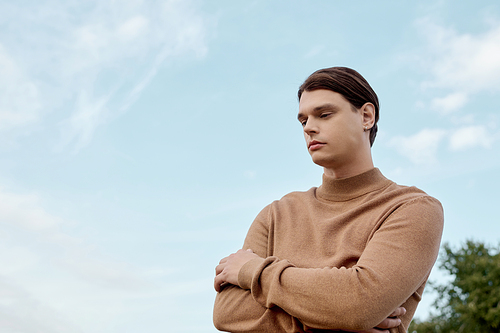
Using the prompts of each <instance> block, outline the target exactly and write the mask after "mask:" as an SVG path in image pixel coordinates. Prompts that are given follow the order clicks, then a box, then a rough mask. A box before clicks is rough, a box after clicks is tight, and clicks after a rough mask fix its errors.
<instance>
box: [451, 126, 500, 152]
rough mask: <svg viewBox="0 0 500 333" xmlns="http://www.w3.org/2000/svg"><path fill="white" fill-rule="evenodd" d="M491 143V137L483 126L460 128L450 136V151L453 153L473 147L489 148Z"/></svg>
mask: <svg viewBox="0 0 500 333" xmlns="http://www.w3.org/2000/svg"><path fill="white" fill-rule="evenodd" d="M492 143H493V136H492V134H490V133H488V130H487V129H486V128H485V127H484V126H468V127H462V128H459V129H458V130H455V131H454V132H453V133H452V134H451V136H450V149H451V150H453V151H457V150H464V149H468V148H475V147H483V148H489V147H490V146H491V144H492Z"/></svg>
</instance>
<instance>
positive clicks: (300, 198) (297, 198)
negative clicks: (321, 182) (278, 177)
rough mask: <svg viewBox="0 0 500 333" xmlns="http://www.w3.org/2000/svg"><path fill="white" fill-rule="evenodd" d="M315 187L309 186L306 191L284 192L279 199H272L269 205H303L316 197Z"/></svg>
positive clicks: (272, 206) (271, 206)
mask: <svg viewBox="0 0 500 333" xmlns="http://www.w3.org/2000/svg"><path fill="white" fill-rule="evenodd" d="M316 190H317V187H311V188H310V189H309V190H307V191H293V192H290V193H288V194H285V195H284V196H283V197H282V198H281V199H279V200H275V201H273V202H272V203H271V204H270V205H269V206H270V208H274V207H285V206H289V205H292V206H293V205H298V204H300V205H303V204H305V203H307V202H309V201H311V200H314V199H315V198H316Z"/></svg>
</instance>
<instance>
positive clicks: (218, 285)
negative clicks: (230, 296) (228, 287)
mask: <svg viewBox="0 0 500 333" xmlns="http://www.w3.org/2000/svg"><path fill="white" fill-rule="evenodd" d="M224 282H225V281H224V278H223V275H222V274H218V275H217V276H216V277H215V279H214V289H215V291H216V292H220V291H221V285H222V284H223V283H224Z"/></svg>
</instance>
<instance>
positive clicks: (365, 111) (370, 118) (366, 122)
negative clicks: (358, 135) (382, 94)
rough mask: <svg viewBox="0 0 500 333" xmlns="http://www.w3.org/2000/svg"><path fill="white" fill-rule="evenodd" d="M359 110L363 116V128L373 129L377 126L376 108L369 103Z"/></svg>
mask: <svg viewBox="0 0 500 333" xmlns="http://www.w3.org/2000/svg"><path fill="white" fill-rule="evenodd" d="M359 110H360V111H361V114H362V116H363V127H365V126H366V127H367V128H372V127H373V124H375V106H374V105H373V104H372V103H370V102H367V103H365V104H363V106H362V107H361V108H360V109H359Z"/></svg>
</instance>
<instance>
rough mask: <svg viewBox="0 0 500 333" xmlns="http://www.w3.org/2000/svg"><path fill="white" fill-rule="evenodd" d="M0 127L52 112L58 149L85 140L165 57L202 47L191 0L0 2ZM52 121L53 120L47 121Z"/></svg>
mask: <svg viewBox="0 0 500 333" xmlns="http://www.w3.org/2000/svg"><path fill="white" fill-rule="evenodd" d="M0 12H2V13H3V15H2V16H3V18H4V20H6V24H7V25H9V27H10V29H8V31H7V30H6V29H3V32H0V120H2V121H1V122H0V124H1V125H0V130H4V131H5V130H11V129H15V128H18V127H19V126H23V125H26V124H29V123H33V122H37V121H40V120H41V118H42V117H43V116H45V115H46V114H48V113H51V112H57V114H58V117H55V118H57V119H58V120H56V121H58V122H59V127H60V130H61V133H62V135H63V139H62V143H61V145H60V147H59V148H61V147H65V146H68V145H72V147H73V149H74V150H78V149H80V148H82V147H84V146H85V145H87V144H88V143H89V142H90V141H91V139H92V136H93V133H94V132H95V129H96V128H97V127H98V126H100V125H102V124H104V123H106V122H107V121H109V120H110V119H113V118H114V117H116V116H118V115H120V114H121V113H122V112H124V111H126V110H127V109H128V108H129V107H130V106H131V105H132V104H133V103H134V102H135V100H136V99H137V98H138V97H139V96H140V94H141V93H142V91H143V89H144V88H145V87H147V85H148V84H149V83H150V81H151V80H152V78H154V76H155V75H156V73H157V72H158V70H159V69H160V68H161V67H162V66H163V65H164V63H165V62H166V61H168V60H169V59H174V58H175V57H179V56H183V55H192V56H193V57H202V56H204V55H205V54H206V52H207V43H206V31H207V25H208V24H207V21H206V19H205V18H204V17H203V16H202V15H201V14H200V13H199V11H198V10H197V9H196V7H195V4H194V3H193V2H191V1H174V0H171V1H164V2H156V1H154V2H144V1H134V0H129V1H124V2H121V3H120V5H117V4H116V3H115V2H114V1H112V0H106V1H90V2H89V1H86V2H85V3H82V2H77V1H62V0H61V1H56V3H54V2H53V1H52V2H50V3H48V2H47V1H41V2H33V4H32V5H30V7H28V8H26V7H24V6H23V7H22V6H21V4H19V5H16V3H2V4H0ZM52 125H54V124H52Z"/></svg>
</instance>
